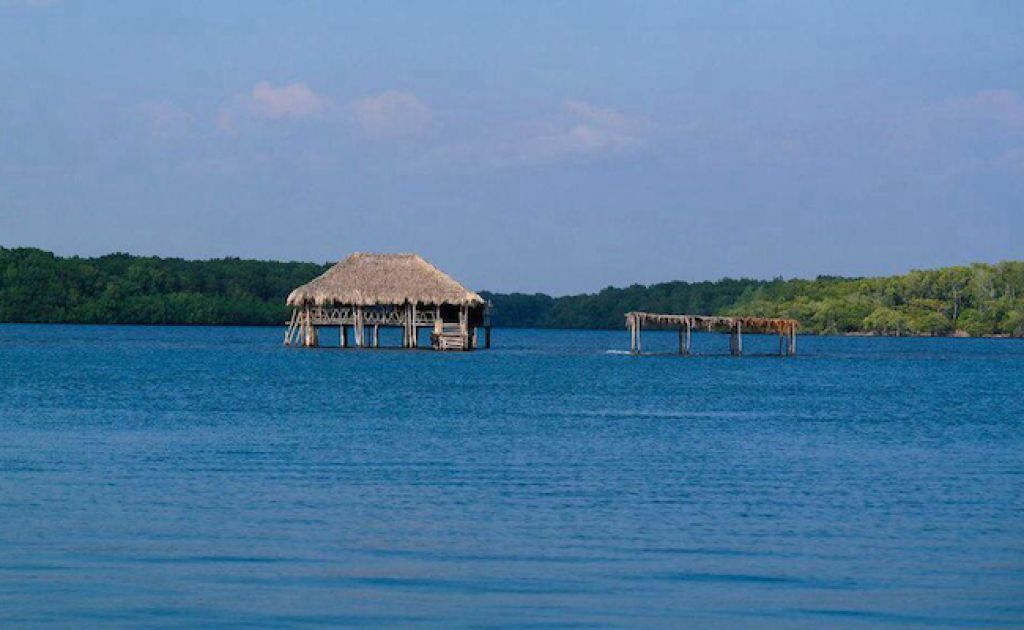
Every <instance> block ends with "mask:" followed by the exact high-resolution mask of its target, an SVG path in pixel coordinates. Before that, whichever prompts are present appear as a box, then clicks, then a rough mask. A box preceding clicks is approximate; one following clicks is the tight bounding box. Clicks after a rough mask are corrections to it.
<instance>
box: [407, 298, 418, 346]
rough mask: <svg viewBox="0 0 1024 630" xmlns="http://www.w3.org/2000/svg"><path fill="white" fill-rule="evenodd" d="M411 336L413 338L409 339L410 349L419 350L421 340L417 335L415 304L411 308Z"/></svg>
mask: <svg viewBox="0 0 1024 630" xmlns="http://www.w3.org/2000/svg"><path fill="white" fill-rule="evenodd" d="M409 334H410V335H411V337H410V339H409V341H410V342H411V343H410V345H409V347H410V348H418V347H419V345H420V340H419V338H418V335H417V333H416V305H415V304H412V305H411V306H410V321H409Z"/></svg>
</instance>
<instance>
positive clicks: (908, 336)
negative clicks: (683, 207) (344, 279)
mask: <svg viewBox="0 0 1024 630" xmlns="http://www.w3.org/2000/svg"><path fill="white" fill-rule="evenodd" d="M287 325H288V324H287V322H283V323H281V324H206V323H204V324H152V323H146V322H141V323H94V322H0V326H90V327H93V326H94V327H100V326H106V327H115V326H123V327H126V328H285V327H287ZM493 328H494V329H495V330H578V331H590V332H597V331H605V332H618V331H620V330H622V331H624V332H628V329H626V328H622V329H619V328H562V327H540V326H494V327H493ZM650 332H672V331H669V330H667V329H666V330H659V329H654V330H652V331H650ZM695 332H699V331H695ZM797 334H798V335H799V336H805V337H876V338H888V339H1006V340H1024V336H1014V335H1010V334H991V335H977V336H973V335H968V334H966V333H964V332H963V331H957V332H955V333H953V334H949V335H918V334H900V335H886V334H880V333H876V332H861V331H853V332H835V333H817V332H810V331H805V332H799V331H798V332H797Z"/></svg>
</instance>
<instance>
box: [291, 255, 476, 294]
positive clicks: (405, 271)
mask: <svg viewBox="0 0 1024 630" xmlns="http://www.w3.org/2000/svg"><path fill="white" fill-rule="evenodd" d="M484 303H485V301H484V299H483V298H482V297H480V296H479V295H477V294H476V293H474V292H473V291H470V290H469V289H467V288H466V287H464V286H462V285H461V284H459V283H458V282H456V281H455V280H454V279H452V277H451V276H449V275H448V274H446V273H444V272H443V271H441V270H440V269H438V268H437V267H435V266H434V265H432V264H430V263H429V262H427V261H426V260H424V259H423V258H422V257H420V256H417V255H416V254H366V253H362V252H357V253H355V254H352V255H351V256H349V257H348V258H346V259H345V260H343V261H341V262H340V263H338V264H336V265H334V266H333V267H331V268H330V269H328V270H327V271H326V272H324V273H323V274H322V275H320V276H319V277H317V278H316V279H314V280H312V281H310V282H308V283H306V284H304V285H302V286H301V287H299V288H297V289H295V290H294V291H292V292H291V294H289V295H288V305H289V306H302V305H304V304H315V305H316V306H325V305H329V304H351V305H359V306H382V305H393V304H426V305H431V306H434V305H442V304H454V305H457V306H482V305H483V304H484Z"/></svg>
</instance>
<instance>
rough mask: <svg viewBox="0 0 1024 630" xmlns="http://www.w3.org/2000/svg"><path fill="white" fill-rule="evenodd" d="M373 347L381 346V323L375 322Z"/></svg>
mask: <svg viewBox="0 0 1024 630" xmlns="http://www.w3.org/2000/svg"><path fill="white" fill-rule="evenodd" d="M373 347H374V348H379V347H380V325H379V324H374V325H373Z"/></svg>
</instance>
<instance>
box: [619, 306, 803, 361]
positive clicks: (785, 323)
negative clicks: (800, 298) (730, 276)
mask: <svg viewBox="0 0 1024 630" xmlns="http://www.w3.org/2000/svg"><path fill="white" fill-rule="evenodd" d="M798 327H799V323H798V322H797V321H796V320H795V319H781V318H772V317H718V316H713V315H674V314H670V313H644V312H640V311H631V312H629V313H626V328H628V329H629V331H630V344H629V351H630V353H632V354H641V353H642V352H643V344H642V342H641V339H640V333H641V331H642V330H643V329H644V328H657V329H663V330H664V329H669V330H672V329H674V330H678V331H679V354H681V355H689V354H690V353H691V349H692V345H691V340H692V334H693V331H694V330H698V331H699V330H705V331H707V332H722V333H728V334H729V354H731V355H733V356H740V355H742V354H743V333H744V332H746V333H747V334H761V335H778V336H779V355H781V356H791V355H795V354H796V331H797V328H798Z"/></svg>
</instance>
